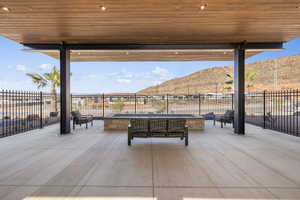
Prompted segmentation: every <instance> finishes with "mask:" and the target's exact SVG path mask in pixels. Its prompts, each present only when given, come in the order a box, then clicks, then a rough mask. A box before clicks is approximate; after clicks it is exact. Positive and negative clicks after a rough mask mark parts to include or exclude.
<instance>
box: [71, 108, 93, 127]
mask: <svg viewBox="0 0 300 200" xmlns="http://www.w3.org/2000/svg"><path fill="white" fill-rule="evenodd" d="M71 114H72V117H73V130H74V129H75V125H76V124H77V125H80V126H81V125H82V124H85V125H86V128H88V123H91V125H92V126H93V120H94V118H93V115H82V114H81V113H80V112H79V111H78V110H77V111H72V112H71Z"/></svg>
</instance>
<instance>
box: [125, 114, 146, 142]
mask: <svg viewBox="0 0 300 200" xmlns="http://www.w3.org/2000/svg"><path fill="white" fill-rule="evenodd" d="M148 123H149V120H148V119H131V120H130V124H129V125H128V145H129V146H130V145H131V140H132V139H133V138H134V137H148V133H149V128H148Z"/></svg>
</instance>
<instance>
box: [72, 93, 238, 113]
mask: <svg viewBox="0 0 300 200" xmlns="http://www.w3.org/2000/svg"><path fill="white" fill-rule="evenodd" d="M232 105H233V104H232V94H222V95H213V94H197V95H153V96H146V95H137V94H133V95H122V96H110V95H105V94H101V95H72V110H79V111H80V112H81V113H82V114H91V115H93V116H95V117H99V118H101V117H105V116H107V115H110V114H117V113H124V114H125V113H127V114H143V113H149V114H153V113H157V114H172V113H174V114H206V113H209V112H214V113H215V114H222V113H224V112H225V111H226V110H228V109H233V108H232Z"/></svg>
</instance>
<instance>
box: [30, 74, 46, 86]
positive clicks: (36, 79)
mask: <svg viewBox="0 0 300 200" xmlns="http://www.w3.org/2000/svg"><path fill="white" fill-rule="evenodd" d="M26 75H27V76H29V77H30V78H31V79H32V81H33V83H35V84H36V85H37V87H38V88H43V87H46V86H47V83H48V82H47V80H46V79H45V78H44V77H42V76H41V75H39V74H37V73H27V74H26Z"/></svg>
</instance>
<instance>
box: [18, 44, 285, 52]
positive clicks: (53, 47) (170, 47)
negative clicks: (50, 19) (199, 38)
mask: <svg viewBox="0 0 300 200" xmlns="http://www.w3.org/2000/svg"><path fill="white" fill-rule="evenodd" d="M23 45H24V46H26V47H28V48H31V49H35V50H57V49H60V47H61V44H59V43H57V44H54V43H23ZM239 46H240V43H200V44H199V43H198V44H197V43H195V44H184V43H182V44H174V43H173V44H169V43H167V44H163V43H161V44H117V43H116V44H109V43H105V44H93V43H77V44H71V43H70V44H65V48H66V49H69V50H125V51H126V50H228V49H236V48H238V47H239ZM282 47H283V42H265V43H261V42H258V43H253V42H252V43H246V42H245V43H244V45H243V48H244V49H249V50H274V49H282Z"/></svg>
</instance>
